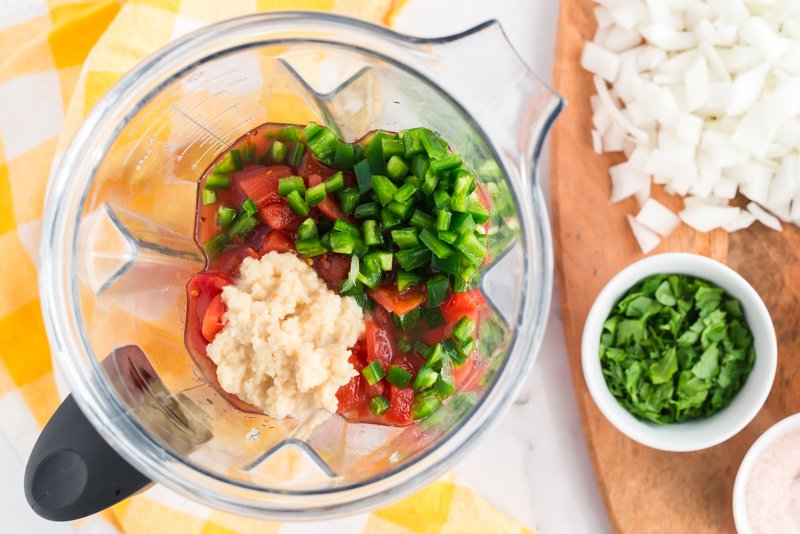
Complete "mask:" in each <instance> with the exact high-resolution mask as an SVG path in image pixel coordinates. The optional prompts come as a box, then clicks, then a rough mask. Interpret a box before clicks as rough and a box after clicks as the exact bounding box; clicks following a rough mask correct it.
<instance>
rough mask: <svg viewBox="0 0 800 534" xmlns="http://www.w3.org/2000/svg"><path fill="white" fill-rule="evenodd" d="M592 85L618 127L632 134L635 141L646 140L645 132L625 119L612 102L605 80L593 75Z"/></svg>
mask: <svg viewBox="0 0 800 534" xmlns="http://www.w3.org/2000/svg"><path fill="white" fill-rule="evenodd" d="M594 87H595V89H596V90H597V96H599V97H600V103H601V104H603V105H604V106H605V108H606V111H608V114H609V115H610V116H611V119H612V120H613V121H614V122H615V123H616V124H617V125H618V126H619V127H620V128H622V129H623V130H625V131H626V132H628V133H629V134H630V135H631V136H633V137H634V138H635V139H636V140H637V141H640V142H647V139H648V136H647V132H645V131H644V130H642V129H640V128H637V127H636V126H634V125H633V124H631V121H629V120H628V119H626V118H625V116H624V115H623V114H622V112H621V111H620V110H619V108H618V107H617V106H616V104H614V101H613V100H612V99H611V94H610V93H609V92H608V87H607V86H606V82H604V81H603V80H602V79H601V78H600V77H599V76H595V77H594Z"/></svg>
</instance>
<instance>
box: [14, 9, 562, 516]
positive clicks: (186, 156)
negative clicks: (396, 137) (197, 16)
mask: <svg viewBox="0 0 800 534" xmlns="http://www.w3.org/2000/svg"><path fill="white" fill-rule="evenodd" d="M561 107H562V101H561V99H560V98H559V97H558V96H557V95H555V94H554V93H553V92H552V91H551V90H550V89H549V88H547V87H546V86H545V85H543V84H542V83H541V82H540V81H539V80H538V79H537V78H536V77H535V76H534V75H533V74H532V73H531V72H530V71H529V69H528V68H527V67H526V66H525V65H524V63H523V62H522V61H521V60H520V58H519V57H518V56H517V54H516V53H515V52H514V50H513V49H512V47H511V46H510V44H509V43H508V41H507V39H506V37H505V35H504V34H503V31H502V29H501V28H500V26H499V24H497V23H496V22H487V23H484V24H482V25H480V26H478V27H475V28H473V29H471V30H468V31H466V32H464V33H462V34H459V35H454V36H450V37H443V38H438V39H417V38H411V37H407V36H403V35H400V34H397V33H394V32H391V31H389V30H387V29H385V28H381V27H378V26H373V25H370V24H367V23H364V22H360V21H356V20H352V19H348V18H343V17H337V16H331V15H323V14H311V13H300V12H285V13H273V14H262V15H254V16H248V17H243V18H238V19H232V20H229V21H225V22H222V23H219V24H215V25H212V26H209V27H207V28H205V29H203V30H200V31H198V32H195V33H193V34H190V35H188V36H186V37H184V38H182V39H180V40H178V41H175V42H173V43H172V44H170V45H169V46H168V47H166V48H164V49H162V50H161V51H159V52H157V53H156V54H155V55H153V56H151V57H150V58H149V59H147V60H146V61H144V62H143V63H142V64H140V65H139V66H137V67H136V68H135V69H134V70H133V71H132V72H130V73H129V74H128V75H126V76H125V77H124V78H123V79H122V80H120V81H119V82H118V83H117V85H115V86H114V87H113V88H112V89H111V90H110V91H109V93H108V94H107V95H106V96H105V97H104V98H103V99H102V100H101V101H100V102H99V103H98V104H97V106H96V107H95V109H94V110H93V111H92V113H91V114H90V115H89V116H88V117H87V119H86V121H85V123H84V125H83V126H82V128H81V129H80V131H79V132H78V134H77V135H76V137H75V139H74V140H73V142H72V144H71V146H70V147H69V149H68V151H67V152H66V153H65V155H64V157H63V159H62V161H61V163H60V165H59V167H58V169H57V171H56V173H55V176H54V179H53V182H52V184H51V189H50V192H49V195H48V201H47V207H46V214H45V221H44V225H43V228H44V234H43V240H42V252H41V270H40V277H41V282H40V288H41V293H42V299H43V309H44V315H45V322H46V325H47V330H48V334H49V336H50V342H51V347H52V350H53V351H54V357H55V360H56V362H57V365H58V367H59V369H60V370H61V372H62V373H63V375H64V377H65V379H66V381H67V383H68V384H69V386H70V388H71V391H72V395H71V398H70V399H68V401H65V405H62V408H61V409H59V413H57V414H56V416H55V417H54V419H53V421H51V424H50V425H48V429H46V430H45V432H44V434H43V436H42V438H41V439H40V444H37V450H35V451H34V455H33V456H32V458H31V461H30V462H29V466H28V472H27V473H26V490H27V491H28V498H29V501H30V502H31V503H32V504H33V505H34V507H35V508H36V509H37V511H38V512H39V513H41V514H42V515H44V516H45V517H49V518H51V519H71V518H74V517H77V516H80V515H86V514H87V513H91V512H94V511H97V510H98V509H102V508H103V507H105V506H108V505H110V504H113V502H116V501H117V500H120V499H122V498H124V497H126V496H127V495H130V494H132V493H135V492H136V491H138V490H139V489H141V488H142V487H144V486H146V485H147V484H148V483H149V482H150V481H154V482H156V483H160V484H164V485H166V486H168V487H170V488H171V489H173V490H175V491H177V492H179V493H181V494H184V495H186V496H189V497H191V498H194V499H196V500H199V501H201V502H203V503H206V504H209V505H211V506H215V507H218V508H222V509H226V510H229V511H233V512H237V513H243V514H249V515H254V516H259V517H265V518H273V519H300V518H302V519H311V518H319V517H327V516H331V515H341V514H345V513H351V512H355V511H360V510H363V509H366V508H372V507H376V506H378V505H380V504H383V503H386V502H387V501H389V500H392V499H397V498H399V497H401V496H403V495H406V494H408V493H410V492H411V491H413V490H414V489H416V488H418V487H420V486H421V485H422V484H424V483H425V482H428V481H430V480H432V479H433V478H434V477H437V476H439V475H441V474H442V473H443V472H444V471H445V470H446V469H448V468H449V467H450V466H452V464H453V463H454V462H455V461H456V459H458V458H459V457H460V456H461V455H462V454H463V453H464V452H465V451H466V450H467V449H468V448H469V446H470V445H471V444H473V443H474V442H475V440H476V439H477V438H478V437H479V436H480V435H481V434H482V433H483V432H485V431H486V430H487V428H489V427H490V426H491V424H492V423H493V422H495V421H496V420H497V419H498V418H499V417H500V415H501V414H502V413H503V411H504V409H505V408H506V407H507V406H508V405H509V404H510V403H511V402H512V401H513V399H514V397H515V395H516V394H517V392H518V390H519V387H520V386H521V385H522V383H523V380H524V378H525V377H526V375H527V374H528V371H529V370H530V369H531V366H532V364H533V362H534V360H535V358H536V354H537V351H538V348H539V346H540V342H541V339H542V336H543V331H544V327H545V324H546V320H547V310H548V307H549V302H550V295H551V286H552V246H551V238H550V231H549V226H548V220H547V214H546V209H545V205H544V202H543V197H542V193H541V190H540V188H539V185H538V180H537V176H536V162H537V159H538V156H539V152H540V150H541V147H542V143H543V139H544V137H545V135H546V133H547V131H548V129H549V127H550V125H551V123H552V121H553V120H554V119H555V117H556V116H557V114H558V112H559V111H560V109H561ZM309 120H314V121H317V122H320V123H324V124H327V125H329V126H330V127H331V128H333V129H334V131H336V132H337V133H338V134H339V135H340V136H341V137H343V138H345V139H346V140H353V139H355V138H358V137H360V136H361V135H362V134H363V133H365V132H367V131H370V130H374V129H378V128H380V129H385V130H393V131H397V130H400V129H403V128H409V127H416V126H426V127H428V128H430V129H432V130H435V131H437V132H439V133H440V134H441V135H442V136H443V137H444V138H445V139H447V140H448V142H449V143H450V144H451V145H452V146H453V147H454V149H455V150H457V151H458V152H459V153H460V154H462V156H463V157H464V159H465V161H466V163H467V164H468V165H469V166H470V167H471V168H472V169H474V170H475V171H476V174H477V176H478V180H479V181H483V182H485V183H489V182H492V183H494V184H495V187H497V184H500V187H503V188H507V189H504V190H505V191H506V193H507V198H508V199H509V202H510V203H512V204H513V206H512V214H511V215H510V216H509V217H508V218H507V219H508V220H507V223H508V227H509V228H511V229H513V235H511V236H510V238H509V239H507V240H506V241H505V242H504V244H503V246H502V250H501V251H499V253H498V255H497V258H496V259H495V261H494V262H493V263H492V265H491V266H490V267H489V268H488V269H487V270H486V271H485V273H484V275H483V277H482V279H481V283H480V287H481V290H482V292H483V293H484V295H485V297H486V299H487V301H488V302H489V303H490V304H491V305H492V306H493V308H494V310H495V312H496V317H497V318H498V320H497V324H498V325H500V327H501V332H502V335H501V336H500V340H499V342H497V343H495V345H496V346H493V348H492V349H491V351H490V353H487V354H485V355H484V357H485V358H488V359H490V360H491V362H490V363H489V364H488V365H487V366H486V368H487V369H488V371H487V372H486V373H485V374H484V375H483V376H482V377H481V379H480V380H475V381H473V382H472V383H471V385H470V387H469V388H468V389H469V391H465V392H462V394H461V395H458V396H456V397H455V398H454V399H452V400H451V401H450V402H448V403H446V404H444V405H443V407H442V408H440V409H439V410H438V411H437V412H436V414H435V417H431V418H430V419H428V420H425V421H423V422H421V423H418V424H415V425H412V426H410V427H404V428H396V427H385V426H377V425H367V424H354V423H349V422H347V421H345V420H344V419H343V418H341V417H339V416H335V415H331V414H327V413H322V414H320V413H311V414H309V415H308V416H307V417H305V418H303V419H301V420H294V419H284V420H272V419H270V418H268V417H266V416H263V415H257V414H250V413H242V412H239V411H237V410H236V409H234V408H233V407H231V406H230V405H229V404H228V403H227V402H226V401H225V400H224V399H223V398H222V397H220V396H219V395H218V394H217V393H216V392H215V391H214V389H213V388H212V387H211V386H210V385H209V384H208V383H207V382H206V380H205V379H204V377H203V376H202V375H201V374H200V373H199V371H198V370H197V368H196V367H195V365H194V363H193V361H192V358H191V357H190V355H189V353H188V351H187V350H186V347H185V346H184V322H185V314H186V294H185V284H186V281H187V279H188V277H189V276H190V275H191V274H192V273H194V272H197V271H199V270H201V269H202V268H203V265H204V259H203V254H202V252H201V250H200V248H199V247H198V246H197V244H196V243H195V241H194V240H193V232H194V217H195V202H196V194H197V181H198V179H199V177H200V176H201V174H202V172H203V170H204V169H205V168H206V167H207V166H208V164H209V163H210V162H211V161H212V160H213V159H214V158H215V157H216V156H217V155H219V154H220V153H221V152H223V151H224V150H225V149H226V148H227V147H228V146H229V145H230V144H231V143H233V142H234V141H235V140H236V139H237V138H238V137H240V136H241V135H242V134H244V133H245V132H247V131H249V130H251V129H253V128H255V127H256V126H259V125H261V124H263V123H267V122H273V123H300V124H302V123H305V122H307V121H309ZM507 237H508V236H507ZM478 343H479V345H480V343H481V339H480V338H479V339H478ZM69 402H72V404H71V405H68V403H69ZM62 412H63V413H62ZM59 417H61V421H62V423H61V424H60V425H56V424H55V421H56V420H58V419H59ZM83 417H85V420H84V421H81V422H77V423H75V424H67V423H64V421H69V420H77V419H81V418H83ZM87 421H88V422H87ZM89 423H90V424H89ZM51 426H52V427H56V426H57V427H58V428H57V431H56V430H52V429H51ZM70 428H72V429H73V430H74V432H68V430H67V429H70ZM49 430H50V431H49ZM65 432H67V433H70V434H74V436H72V437H71V438H70V439H68V440H67V441H69V443H70V444H69V447H71V449H70V451H71V452H70V453H65V452H64V450H65V449H66V448H69V447H68V446H67V445H66V444H65V443H64V440H65V439H67V438H65V437H64V435H65ZM81 432H84V433H85V435H83V436H82V435H81ZM93 433H94V434H93ZM90 434H91V436H90ZM85 443H91V448H90V447H89V446H88V445H85ZM40 445H41V446H40ZM75 449H83V450H77V451H76V450H75ZM37 451H38V452H37ZM73 453H74V454H73ZM54 472H61V473H67V474H68V478H69V482H64V481H63V480H62V479H63V478H64V476H66V475H64V476H62V477H61V478H59V476H58V475H57V474H56V473H54ZM58 484H67V485H68V489H69V491H67V490H65V489H64V490H63V491H62V490H59V489H58V488H59V486H58ZM45 486H46V487H47V488H49V489H50V491H51V492H52V494H48V495H50V496H49V497H46V498H43V497H42V490H41V488H42V487H45Z"/></svg>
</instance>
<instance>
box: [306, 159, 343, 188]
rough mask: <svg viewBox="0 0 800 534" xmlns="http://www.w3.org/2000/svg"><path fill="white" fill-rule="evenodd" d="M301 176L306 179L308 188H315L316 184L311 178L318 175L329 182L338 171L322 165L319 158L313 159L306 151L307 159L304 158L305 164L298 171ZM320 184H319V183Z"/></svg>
mask: <svg viewBox="0 0 800 534" xmlns="http://www.w3.org/2000/svg"><path fill="white" fill-rule="evenodd" d="M297 172H299V173H300V176H302V177H303V178H305V179H306V182H307V183H308V186H309V187H311V186H314V185H316V184H313V183H311V181H310V178H311V176H313V175H315V174H316V175H318V176H320V177H321V178H322V180H327V179H328V178H330V177H331V176H333V175H334V174H336V173H337V172H338V169H334V168H332V167H328V166H326V165H323V164H322V163H320V162H319V161H318V160H317V158H312V157H309V156H308V151H306V157H305V158H303V163H302V165H300V168H299V169H298V171H297ZM317 183H319V182H317Z"/></svg>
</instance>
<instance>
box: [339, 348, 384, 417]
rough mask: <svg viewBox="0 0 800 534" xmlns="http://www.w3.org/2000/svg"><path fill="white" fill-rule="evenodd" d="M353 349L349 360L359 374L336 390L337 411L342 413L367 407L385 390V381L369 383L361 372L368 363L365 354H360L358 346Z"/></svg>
mask: <svg viewBox="0 0 800 534" xmlns="http://www.w3.org/2000/svg"><path fill="white" fill-rule="evenodd" d="M359 343H360V342H359ZM352 351H353V352H352V354H351V356H350V359H349V361H350V364H351V365H352V366H353V368H354V369H355V370H356V371H358V374H357V375H356V376H354V377H353V378H351V379H350V381H349V382H348V383H347V384H345V385H344V386H342V387H340V388H339V390H338V391H337V392H336V398H337V399H338V401H339V407H338V409H337V412H338V413H341V414H346V413H349V412H353V411H355V410H359V409H364V408H366V405H367V403H368V402H369V401H370V400H372V398H373V397H375V396H377V395H383V394H384V391H385V386H384V384H383V381H380V382H378V383H376V384H373V385H372V386H370V385H369V383H368V382H367V380H366V379H365V378H364V375H362V374H361V370H362V369H363V368H364V367H365V366H366V364H367V362H366V360H365V359H364V357H365V355H364V354H360V353H359V352H358V348H357V347H354V348H353V349H352Z"/></svg>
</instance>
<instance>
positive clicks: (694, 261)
mask: <svg viewBox="0 0 800 534" xmlns="http://www.w3.org/2000/svg"><path fill="white" fill-rule="evenodd" d="M699 269H707V270H709V271H712V273H713V274H708V273H706V274H703V275H700V274H696V273H695V272H692V271H697V270H699ZM664 272H669V273H674V272H678V273H680V272H685V274H689V275H691V276H698V277H701V278H705V279H707V280H709V281H710V282H713V283H714V284H717V285H719V286H720V287H723V288H724V289H725V290H726V291H730V290H731V288H732V287H731V284H735V285H736V289H737V290H739V291H741V292H742V293H744V294H745V295H746V297H747V302H742V304H743V306H744V307H745V308H746V310H748V311H753V310H755V312H756V315H757V317H750V318H749V320H748V324H749V325H750V326H751V327H752V325H753V324H754V322H756V321H758V322H760V323H762V324H763V325H766V326H767V328H765V329H764V331H763V332H762V333H761V334H760V336H759V335H758V334H757V332H756V331H755V329H753V336H754V338H755V342H756V343H758V342H759V341H760V340H759V337H761V338H762V339H761V341H763V342H764V343H766V346H767V347H768V350H767V351H766V353H764V354H762V353H759V354H758V357H757V359H756V362H757V363H756V365H758V362H764V363H762V365H766V366H767V377H766V379H765V380H764V381H763V382H762V383H761V384H759V385H758V390H757V397H756V402H753V403H752V404H749V405H747V409H746V410H743V411H742V417H740V418H738V419H736V421H735V424H730V425H728V426H726V427H725V428H724V429H723V430H724V431H719V432H714V433H708V434H707V435H706V436H704V437H703V438H702V439H700V438H691V439H690V438H685V439H682V440H681V441H680V442H675V441H674V440H670V439H668V436H669V435H670V434H671V429H670V427H671V426H673V425H664V426H659V425H656V424H654V423H649V422H645V421H640V420H638V419H636V418H635V417H634V416H633V415H631V414H630V413H629V412H627V410H625V409H624V408H623V407H622V406H621V405H619V404H618V402H617V400H616V399H615V398H614V397H613V396H612V395H611V393H610V392H609V390H608V387H607V385H606V382H605V377H603V375H602V370H601V366H600V359H599V357H598V356H597V346H598V342H599V337H600V334H601V333H602V324H603V322H605V320H606V318H607V317H608V314H609V313H610V311H611V309H612V308H613V306H614V305H615V303H616V302H617V301H618V300H619V298H621V297H622V295H624V293H625V292H626V291H627V290H628V289H630V287H631V286H633V285H634V284H636V283H637V282H638V281H640V280H641V279H643V278H645V277H647V276H650V275H654V274H658V273H664ZM719 278H725V279H726V280H725V281H723V282H720V281H719ZM740 300H743V299H740ZM777 353H778V349H777V339H776V336H775V327H774V324H773V322H772V319H771V317H770V315H769V310H768V309H767V307H766V305H765V304H764V301H763V300H762V299H761V297H760V296H759V294H758V293H757V292H756V290H755V289H754V288H753V287H752V286H751V285H750V283H749V282H747V280H745V279H744V277H742V276H741V275H740V274H739V273H737V272H736V271H734V270H733V269H731V268H730V267H728V266H727V265H725V264H723V263H721V262H718V261H716V260H713V259H711V258H709V257H707V256H703V255H700V254H693V253H687V252H669V253H663V254H655V255H652V256H647V257H645V258H643V259H640V260H638V261H635V262H633V263H631V264H630V265H628V266H626V267H625V268H623V269H622V270H621V271H619V272H618V273H617V274H615V275H614V276H613V277H612V278H611V279H610V280H609V281H608V282H607V283H606V284H605V286H604V287H603V289H602V290H601V291H600V293H599V294H598V295H597V297H596V298H595V301H594V303H593V304H592V307H591V309H590V311H589V313H588V315H587V317H586V322H585V323H584V328H583V335H582V339H581V367H582V369H583V377H584V381H585V383H586V386H587V388H588V390H589V393H590V395H591V397H592V399H593V400H594V402H595V405H596V406H597V408H598V409H599V410H600V412H601V413H602V414H603V416H604V417H605V418H606V419H607V420H608V421H609V422H610V423H611V424H612V425H613V426H614V427H615V428H616V429H617V430H619V431H620V432H622V433H623V434H625V435H626V436H628V437H629V438H631V439H633V440H634V441H637V442H638V443H641V444H642V445H646V446H648V447H651V448H654V449H658V450H663V451H668V452H690V451H697V450H702V449H706V448H709V447H713V446H714V445H718V444H720V443H722V442H724V441H726V440H728V439H729V438H731V437H733V436H734V435H736V434H737V433H738V432H739V431H741V430H742V429H743V428H744V427H745V426H747V425H748V424H749V423H750V421H752V420H753V418H754V417H755V416H756V414H758V412H759V411H760V410H761V408H762V406H763V405H764V402H766V400H767V397H768V396H769V393H770V391H771V389H772V384H773V381H774V378H775V373H776V371H777ZM753 369H754V370H755V366H754V368H753ZM751 377H752V372H751ZM745 387H746V386H745ZM737 395H738V393H737ZM728 408H730V406H729V407H726V408H725V409H728ZM712 418H713V417H712ZM708 420H709V419H703V420H697V421H692V422H687V423H683V424H691V425H702V424H704V423H705V422H706V421H708Z"/></svg>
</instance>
